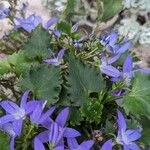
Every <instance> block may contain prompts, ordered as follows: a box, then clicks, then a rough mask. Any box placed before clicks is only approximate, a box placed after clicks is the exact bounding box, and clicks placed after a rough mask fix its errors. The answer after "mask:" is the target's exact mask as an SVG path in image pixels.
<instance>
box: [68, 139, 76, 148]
mask: <svg viewBox="0 0 150 150" xmlns="http://www.w3.org/2000/svg"><path fill="white" fill-rule="evenodd" d="M67 143H68V146H69V148H70V149H76V148H78V142H77V140H76V139H75V138H67Z"/></svg>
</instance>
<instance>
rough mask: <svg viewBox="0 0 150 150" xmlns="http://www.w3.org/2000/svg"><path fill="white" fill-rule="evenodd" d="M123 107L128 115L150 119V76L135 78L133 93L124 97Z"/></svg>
mask: <svg viewBox="0 0 150 150" xmlns="http://www.w3.org/2000/svg"><path fill="white" fill-rule="evenodd" d="M123 107H124V109H125V110H126V112H127V113H129V112H130V113H132V114H134V115H144V116H147V117H148V118H150V75H147V74H137V75H136V76H135V78H134V81H133V87H132V91H131V92H130V93H129V94H128V95H126V96H124V103H123Z"/></svg>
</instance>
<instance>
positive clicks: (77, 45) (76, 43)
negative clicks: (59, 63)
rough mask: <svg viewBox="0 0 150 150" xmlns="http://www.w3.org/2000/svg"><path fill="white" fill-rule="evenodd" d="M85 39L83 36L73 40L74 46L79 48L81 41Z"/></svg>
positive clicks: (81, 44)
mask: <svg viewBox="0 0 150 150" xmlns="http://www.w3.org/2000/svg"><path fill="white" fill-rule="evenodd" d="M85 41H86V39H85V38H84V37H82V38H80V39H79V40H77V41H74V42H73V43H74V46H75V47H76V48H78V49H81V48H82V46H83V42H85Z"/></svg>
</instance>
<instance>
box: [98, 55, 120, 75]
mask: <svg viewBox="0 0 150 150" xmlns="http://www.w3.org/2000/svg"><path fill="white" fill-rule="evenodd" d="M119 57H120V54H117V55H115V56H113V57H110V58H107V57H106V56H102V58H101V62H102V64H101V65H100V71H101V72H102V73H104V74H106V75H108V76H110V77H119V76H120V71H119V70H118V69H116V68H115V67H113V66H112V65H111V64H112V63H114V62H115V61H116V60H118V59H119Z"/></svg>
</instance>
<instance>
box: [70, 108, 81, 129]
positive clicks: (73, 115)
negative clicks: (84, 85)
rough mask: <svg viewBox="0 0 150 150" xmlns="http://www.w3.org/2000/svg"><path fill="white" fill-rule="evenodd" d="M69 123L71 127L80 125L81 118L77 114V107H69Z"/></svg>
mask: <svg viewBox="0 0 150 150" xmlns="http://www.w3.org/2000/svg"><path fill="white" fill-rule="evenodd" d="M69 121H70V124H71V125H73V126H74V125H80V123H81V121H83V117H82V116H81V113H79V108H78V107H70V117H69Z"/></svg>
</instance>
